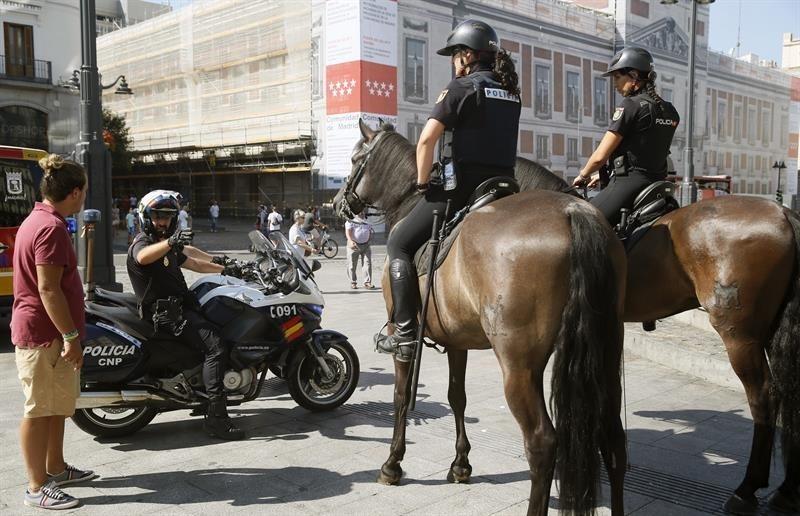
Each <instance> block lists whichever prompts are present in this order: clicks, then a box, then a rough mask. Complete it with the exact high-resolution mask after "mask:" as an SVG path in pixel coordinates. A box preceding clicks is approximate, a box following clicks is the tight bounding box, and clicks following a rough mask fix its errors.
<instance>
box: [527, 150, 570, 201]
mask: <svg viewBox="0 0 800 516" xmlns="http://www.w3.org/2000/svg"><path fill="white" fill-rule="evenodd" d="M514 177H515V178H516V180H517V183H519V188H520V190H522V191H525V190H551V191H554V192H562V193H566V194H571V195H576V196H578V197H580V195H578V193H577V192H576V191H575V188H574V187H573V186H571V185H570V184H569V183H567V182H566V181H564V180H563V179H562V178H561V177H559V176H557V175H555V174H554V173H553V172H551V171H550V170H549V169H548V168H547V167H545V166H544V165H541V164H539V163H537V162H535V161H531V160H529V159H525V158H520V157H517V164H516V166H515V167H514Z"/></svg>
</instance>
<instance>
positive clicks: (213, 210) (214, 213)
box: [208, 199, 219, 233]
mask: <svg viewBox="0 0 800 516" xmlns="http://www.w3.org/2000/svg"><path fill="white" fill-rule="evenodd" d="M208 214H209V216H210V217H211V232H212V233H216V232H217V221H218V220H219V205H218V204H217V201H215V200H213V199H212V200H211V206H209V208H208Z"/></svg>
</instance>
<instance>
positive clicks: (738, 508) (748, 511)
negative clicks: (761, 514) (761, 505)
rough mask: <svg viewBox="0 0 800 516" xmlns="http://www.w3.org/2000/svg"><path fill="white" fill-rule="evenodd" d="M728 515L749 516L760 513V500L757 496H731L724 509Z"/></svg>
mask: <svg viewBox="0 0 800 516" xmlns="http://www.w3.org/2000/svg"><path fill="white" fill-rule="evenodd" d="M723 508H724V509H725V512H727V513H728V514H740V515H742V516H749V515H752V514H757V513H758V498H756V497H755V496H752V497H747V498H742V497H741V496H739V495H737V494H735V493H734V494H733V495H731V497H730V498H728V501H727V502H725V505H724V507H723Z"/></svg>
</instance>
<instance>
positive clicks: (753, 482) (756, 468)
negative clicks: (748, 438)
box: [718, 329, 776, 514]
mask: <svg viewBox="0 0 800 516" xmlns="http://www.w3.org/2000/svg"><path fill="white" fill-rule="evenodd" d="M718 331H719V329H718ZM720 334H721V335H722V336H723V342H725V348H726V349H727V351H728V358H729V359H730V362H731V366H733V370H734V372H735V373H736V376H738V377H739V380H741V382H742V385H743V386H744V390H745V394H746V395H747V402H748V404H749V405H750V414H751V415H752V416H753V441H752V444H751V447H750V459H749V461H748V463H747V472H746V473H745V476H744V480H742V483H741V484H739V487H737V488H736V490H735V491H734V494H733V495H731V497H730V498H729V499H728V501H727V502H726V503H725V510H726V511H728V512H730V513H733V514H755V513H757V512H758V498H757V497H756V495H755V493H756V491H757V490H758V489H760V488H762V487H767V486H768V485H769V470H770V460H771V458H772V445H773V441H774V439H775V418H776V412H775V410H774V407H773V406H772V403H771V400H770V394H769V384H770V372H769V365H768V364H767V357H766V353H765V351H764V347H763V346H761V345H759V344H758V341H757V340H755V339H734V338H732V336H731V335H730V333H727V332H722V331H721V332H720Z"/></svg>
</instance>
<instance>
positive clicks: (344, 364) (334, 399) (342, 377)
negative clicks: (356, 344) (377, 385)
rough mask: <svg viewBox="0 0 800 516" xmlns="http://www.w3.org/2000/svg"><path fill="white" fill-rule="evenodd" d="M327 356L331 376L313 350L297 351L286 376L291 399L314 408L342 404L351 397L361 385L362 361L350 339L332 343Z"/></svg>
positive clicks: (311, 408)
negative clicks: (359, 376) (359, 380)
mask: <svg viewBox="0 0 800 516" xmlns="http://www.w3.org/2000/svg"><path fill="white" fill-rule="evenodd" d="M324 359H325V363H326V364H327V365H328V368H329V369H330V370H331V375H330V377H328V376H326V374H325V371H324V370H323V369H322V367H321V365H320V364H319V362H318V361H317V358H316V357H315V356H314V355H312V354H311V353H310V352H303V353H298V354H297V355H296V356H295V357H294V359H293V360H292V364H291V366H290V368H289V373H288V375H287V376H286V380H287V382H288V386H289V394H290V395H291V396H292V399H293V400H294V401H295V402H296V403H297V404H298V405H300V406H301V407H303V408H306V409H308V410H311V411H312V412H322V411H325V410H332V409H335V408H336V407H339V406H341V405H342V404H343V403H344V402H346V401H347V400H348V399H350V396H351V395H352V394H353V391H354V390H355V389H356V385H358V375H359V371H360V369H359V368H360V364H359V362H358V355H356V351H355V349H353V346H352V345H351V344H350V343H349V342H347V341H340V342H335V343H333V344H331V347H330V348H328V350H327V351H326V353H325V355H324Z"/></svg>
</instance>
